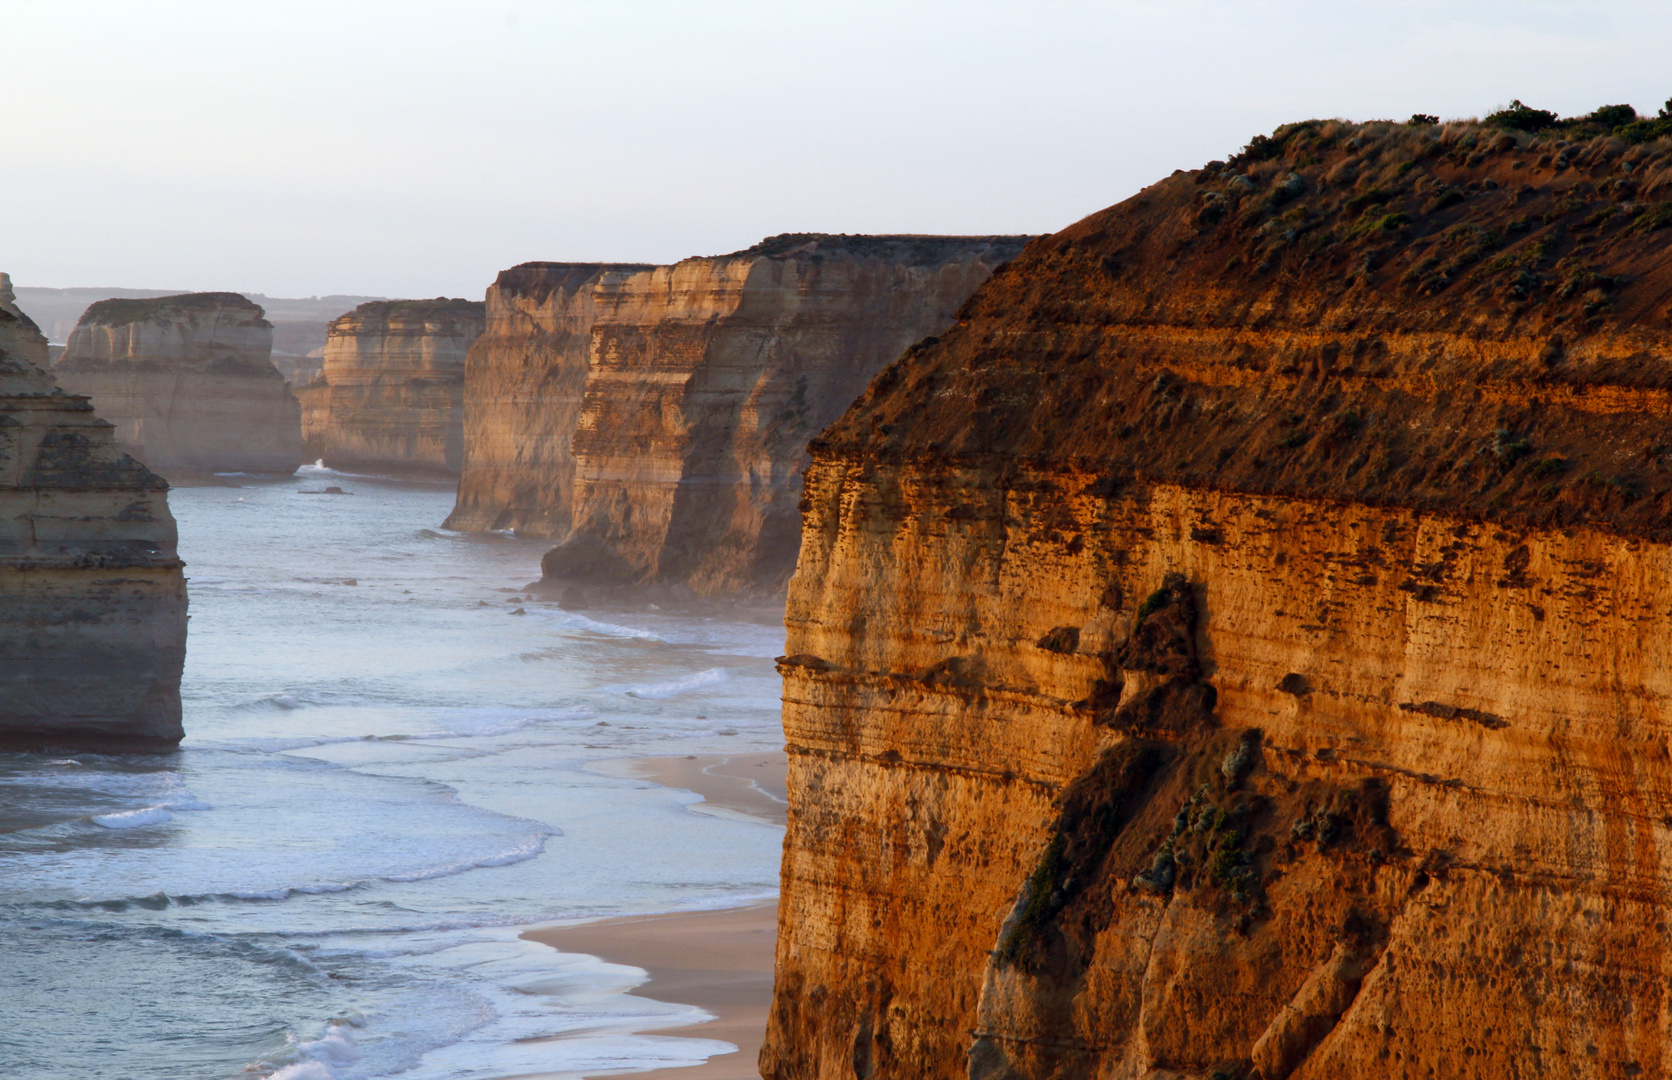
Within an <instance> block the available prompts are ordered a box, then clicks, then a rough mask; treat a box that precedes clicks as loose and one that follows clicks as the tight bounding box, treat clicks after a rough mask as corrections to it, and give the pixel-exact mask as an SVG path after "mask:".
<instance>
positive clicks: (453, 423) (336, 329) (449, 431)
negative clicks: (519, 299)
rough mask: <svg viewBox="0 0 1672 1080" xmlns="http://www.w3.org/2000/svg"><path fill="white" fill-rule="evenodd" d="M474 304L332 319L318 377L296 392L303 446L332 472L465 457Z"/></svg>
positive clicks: (398, 303)
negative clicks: (466, 386)
mask: <svg viewBox="0 0 1672 1080" xmlns="http://www.w3.org/2000/svg"><path fill="white" fill-rule="evenodd" d="M484 313H485V309H484V305H483V304H482V303H481V302H480V301H474V300H449V299H447V298H446V297H437V298H436V299H434V300H380V301H375V302H372V303H367V304H361V305H360V306H359V307H357V308H355V309H354V310H353V311H351V312H349V313H348V314H346V315H342V316H340V317H338V318H337V319H335V320H333V321H332V323H331V327H330V331H329V334H328V336H327V338H326V342H325V364H324V369H323V371H322V372H321V375H320V377H319V379H318V380H316V381H315V382H313V383H310V384H309V385H308V386H306V387H304V388H302V389H301V390H300V391H298V393H297V396H298V398H300V400H301V403H302V437H303V444H304V445H303V451H304V453H305V454H306V455H307V456H308V457H309V458H310V459H322V460H323V461H324V462H325V464H326V465H328V466H330V467H331V468H333V469H346V470H350V471H370V472H396V473H418V474H437V475H453V476H456V475H458V473H459V470H460V467H461V465H462V462H463V459H464V381H465V355H466V353H467V352H468V351H469V349H470V347H471V345H472V344H473V343H474V342H475V341H476V339H477V338H478V337H479V336H480V335H481V333H482V326H483V320H484Z"/></svg>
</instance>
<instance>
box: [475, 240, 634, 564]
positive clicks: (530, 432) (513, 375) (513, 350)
mask: <svg viewBox="0 0 1672 1080" xmlns="http://www.w3.org/2000/svg"><path fill="white" fill-rule="evenodd" d="M647 269H649V267H647V266H639V265H610V264H607V263H547V262H536V263H524V264H522V265H521V266H514V267H512V268H511V269H509V270H505V271H502V272H501V273H500V275H499V277H498V279H497V280H496V281H495V282H494V283H493V285H492V286H491V287H490V288H489V289H488V294H487V323H486V327H485V329H484V331H483V333H482V336H481V337H479V338H477V339H476V343H475V344H474V345H472V346H471V348H470V352H469V354H468V355H467V356H466V358H465V387H466V392H465V400H464V453H463V466H462V473H461V475H460V477H459V494H458V500H457V502H456V503H455V505H454V507H453V512H452V514H451V515H449V516H448V518H447V522H446V527H447V528H449V529H459V530H462V531H465V532H484V531H486V530H489V529H515V530H516V531H517V532H518V533H520V534H522V535H524V536H535V537H544V538H547V539H553V538H562V537H563V536H564V535H565V533H567V531H568V529H569V519H570V506H571V504H572V499H573V494H574V486H575V457H574V453H573V448H572V445H571V444H572V443H573V441H574V437H575V419H576V417H577V416H578V415H579V413H580V404H581V397H582V395H583V394H584V393H585V391H586V373H587V360H588V357H589V355H590V352H591V346H592V323H593V320H594V319H595V318H596V312H595V309H594V305H593V299H592V296H593V291H594V289H595V287H596V286H597V285H598V283H599V282H600V281H601V280H603V279H604V278H605V277H606V276H611V275H616V274H624V273H633V272H635V271H639V270H647Z"/></svg>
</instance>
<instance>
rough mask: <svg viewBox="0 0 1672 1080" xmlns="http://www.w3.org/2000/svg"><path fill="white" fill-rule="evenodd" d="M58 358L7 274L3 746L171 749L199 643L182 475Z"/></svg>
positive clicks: (2, 319) (1, 442)
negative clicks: (155, 465) (134, 443)
mask: <svg viewBox="0 0 1672 1080" xmlns="http://www.w3.org/2000/svg"><path fill="white" fill-rule="evenodd" d="M45 361H46V339H45V337H43V336H42V335H41V333H40V331H39V330H38V329H37V328H36V327H35V324H34V323H33V322H31V321H30V320H29V318H28V317H27V316H26V315H24V314H23V313H22V312H21V311H19V310H18V309H17V307H16V305H15V304H14V303H13V296H12V288H11V279H10V278H9V277H8V276H7V275H5V274H0V746H5V747H21V748H42V747H54V746H72V747H87V748H91V749H95V750H103V751H121V750H163V749H167V748H169V747H171V746H173V745H174V744H175V743H177V742H178V741H179V740H180V735H181V729H180V671H181V666H182V665H183V663H184V662H185V656H186V585H185V579H184V577H183V576H182V574H181V570H182V563H181V562H180V560H179V558H177V557H176V555H175V547H174V545H175V530H174V518H173V517H172V516H171V515H170V514H169V512H168V485H167V483H165V482H164V481H163V480H162V478H161V477H159V476H157V475H155V474H154V473H152V472H150V471H149V470H148V469H146V468H145V467H144V466H143V465H141V464H140V463H139V462H137V461H135V460H134V459H133V458H131V457H129V456H128V455H126V454H124V453H122V452H121V450H119V449H118V448H117V446H116V443H115V440H114V438H113V437H112V436H113V432H112V429H111V426H110V425H109V424H107V423H105V422H104V421H103V420H100V419H99V418H98V417H96V416H94V415H93V407H92V406H91V405H89V404H88V402H87V399H86V398H85V397H80V396H76V395H72V394H65V393H64V392H63V391H62V390H61V389H59V388H58V387H57V386H55V385H53V381H52V378H51V377H50V376H49V375H48V374H47V373H46V371H45V370H43V368H42V365H43V364H44V363H45Z"/></svg>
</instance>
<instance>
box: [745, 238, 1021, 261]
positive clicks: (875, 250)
mask: <svg viewBox="0 0 1672 1080" xmlns="http://www.w3.org/2000/svg"><path fill="white" fill-rule="evenodd" d="M1032 239H1033V237H1031V236H937V235H933V234H927V233H924V234H919V233H895V234H878V235H868V234H864V233H854V234H852V235H850V234H848V233H779V234H778V235H777V236H769V237H767V238H766V239H764V240H762V241H760V242H759V243H757V244H753V245H751V246H749V247H746V248H744V249H743V250H742V251H734V252H732V253H731V254H729V255H718V256H713V257H714V258H721V259H736V258H743V257H747V256H751V255H753V256H766V257H767V258H786V257H788V256H791V255H803V254H812V253H814V252H817V253H818V254H820V255H847V256H851V257H855V258H874V259H887V260H889V261H893V262H909V263H937V262H946V261H950V260H952V259H956V258H958V257H960V256H962V255H965V254H968V253H969V252H971V251H973V250H981V249H989V248H990V249H993V250H994V252H995V253H996V254H997V255H998V257H999V258H1000V259H1001V260H1002V259H1009V258H1013V257H1014V256H1015V255H1016V253H1017V252H1019V251H1021V250H1022V247H1023V246H1024V245H1025V244H1026V243H1027V242H1028V241H1029V240H1032Z"/></svg>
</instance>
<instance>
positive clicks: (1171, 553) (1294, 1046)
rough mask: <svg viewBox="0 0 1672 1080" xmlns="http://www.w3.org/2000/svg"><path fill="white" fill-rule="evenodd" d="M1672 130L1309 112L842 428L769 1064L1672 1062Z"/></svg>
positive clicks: (1143, 206)
mask: <svg viewBox="0 0 1672 1080" xmlns="http://www.w3.org/2000/svg"><path fill="white" fill-rule="evenodd" d="M1669 198H1672V151H1669V150H1668V149H1667V148H1666V147H1664V146H1662V145H1661V144H1649V145H1646V146H1641V147H1636V148H1633V147H1631V146H1630V145H1629V144H1628V143H1626V142H1624V141H1623V140H1620V139H1608V138H1597V139H1594V140H1585V139H1576V138H1574V137H1573V136H1571V135H1570V136H1568V137H1567V138H1566V139H1564V140H1563V141H1560V142H1558V141H1557V140H1555V139H1553V138H1550V137H1539V136H1531V135H1528V134H1525V133H1517V132H1513V131H1502V130H1494V129H1491V128H1483V127H1480V126H1478V125H1451V126H1446V127H1443V128H1441V127H1432V126H1420V125H1419V126H1405V125H1386V124H1381V125H1364V126H1352V125H1342V124H1333V123H1332V124H1322V123H1310V124H1303V125H1295V126H1292V127H1288V128H1283V129H1279V131H1278V132H1277V133H1275V134H1274V135H1273V136H1272V137H1270V138H1262V139H1257V140H1255V141H1254V142H1253V143H1252V144H1250V146H1249V147H1248V148H1247V149H1246V150H1245V151H1244V152H1243V153H1241V154H1239V155H1238V156H1237V157H1235V158H1233V159H1232V160H1231V161H1230V162H1229V163H1228V164H1227V163H1217V162H1216V163H1214V164H1213V165H1211V166H1209V167H1208V168H1206V169H1203V170H1198V171H1196V172H1192V173H1180V174H1176V175H1175V176H1173V177H1172V178H1171V179H1168V180H1164V181H1162V182H1161V183H1158V184H1156V185H1154V186H1152V187H1150V188H1148V189H1146V190H1144V191H1143V192H1141V193H1140V194H1139V195H1137V196H1135V197H1134V198H1132V199H1130V200H1128V201H1126V202H1124V203H1122V204H1120V205H1118V206H1115V207H1113V208H1111V209H1109V210H1106V211H1103V212H1102V213H1099V214H1096V215H1093V216H1092V217H1090V218H1087V219H1086V220H1084V221H1082V222H1080V223H1078V224H1077V225H1074V226H1073V227H1071V228H1069V229H1067V230H1065V231H1063V232H1062V233H1059V234H1057V235H1055V236H1051V237H1046V238H1043V239H1040V240H1038V241H1035V242H1034V243H1032V244H1031V245H1030V246H1029V248H1028V249H1027V251H1026V252H1024V253H1023V254H1022V255H1021V256H1019V257H1018V258H1017V259H1016V260H1015V261H1013V262H1012V263H1010V264H1009V265H1008V266H1007V267H1005V268H1003V269H1001V270H1000V271H999V272H998V273H997V274H996V275H995V276H994V277H993V279H992V280H991V281H989V282H988V283H987V284H986V285H985V286H984V287H983V288H982V289H981V290H980V291H979V292H978V293H977V294H976V296H975V297H974V298H973V299H972V300H971V301H970V303H969V304H968V305H966V307H965V308H964V309H963V310H962V311H961V312H960V314H959V318H958V321H957V325H956V326H955V327H954V328H952V329H951V330H949V331H947V332H946V333H944V334H943V335H942V340H941V341H939V342H937V343H933V344H930V345H927V346H925V347H922V348H918V349H915V350H913V351H912V352H910V353H909V354H907V355H906V356H905V357H904V358H903V359H901V360H900V361H899V362H898V363H896V364H895V365H893V366H891V367H890V368H888V369H887V370H886V371H884V372H883V373H882V374H881V375H879V376H878V377H877V378H876V379H875V380H874V381H873V383H872V384H871V386H870V388H869V389H868V391H867V392H866V393H865V395H864V396H863V397H862V398H861V399H860V401H859V402H858V403H857V404H856V405H855V406H854V407H853V409H851V410H850V411H849V412H848V413H847V414H846V415H845V416H844V417H843V418H842V419H841V420H840V421H839V422H837V423H836V424H835V425H834V426H833V427H831V428H830V429H829V430H828V431H827V432H826V433H825V434H824V435H823V436H822V437H821V439H819V440H818V441H816V442H815V443H814V447H813V464H812V466H811V468H810V469H809V471H808V473H807V479H806V484H805V493H804V504H803V505H804V506H805V517H804V526H803V533H802V547H801V555H800V564H799V567H798V570H797V572H796V575H795V577H794V579H793V581H792V583H791V586H790V593H789V608H788V616H787V619H788V629H789V638H788V645H787V648H786V653H787V655H786V656H785V657H783V658H782V659H781V661H780V670H781V671H782V672H783V674H784V728H785V736H786V739H787V741H788V743H789V750H790V759H791V769H790V792H791V808H790V815H789V827H788V832H787V835H786V839H785V852H784V864H783V878H782V888H783V897H782V903H781V922H780V936H779V946H778V974H777V991H776V999H775V1002H774V1006H773V1012H772V1019H771V1026H770V1030H769V1032H768V1039H767V1044H766V1046H765V1048H764V1050H763V1052H762V1058H761V1064H762V1071H763V1074H764V1075H765V1076H767V1077H769V1078H773V1080H790V1078H812V1077H820V1078H830V1080H834V1078H836V1077H842V1078H844V1080H845V1078H848V1077H851V1076H859V1077H914V1078H916V1077H945V1078H952V1077H964V1076H969V1077H972V1078H982V1080H985V1078H998V1077H1006V1078H1010V1077H1016V1078H1020V1077H1029V1078H1031V1077H1065V1078H1066V1077H1091V1076H1097V1077H1105V1078H1110V1080H1115V1078H1138V1077H1148V1078H1155V1080H1159V1078H1162V1077H1168V1078H1177V1077H1189V1078H1197V1080H1207V1078H1209V1077H1235V1078H1251V1077H1260V1078H1264V1080H1277V1078H1280V1077H1294V1078H1322V1077H1334V1076H1377V1077H1413V1078H1414V1077H1429V1076H1448V1077H1487V1076H1531V1075H1562V1076H1590V1077H1627V1076H1657V1075H1666V1074H1668V1073H1672V1046H1669V1040H1668V1038H1667V1036H1666V1032H1667V1031H1668V1029H1669V1021H1672V995H1669V992H1668V989H1667V986H1668V984H1667V981H1666V979H1665V977H1664V974H1663V969H1664V968H1665V967H1666V966H1667V965H1668V963H1672V938H1669V937H1668V934H1667V930H1666V925H1665V920H1664V918H1663V917H1662V915H1661V914H1660V913H1661V911H1662V910H1663V909H1664V907H1665V905H1666V904H1667V903H1668V901H1669V900H1672V874H1669V871H1668V870H1667V867H1668V866H1672V817H1669V816H1668V814H1667V810H1666V807H1667V804H1668V800H1669V798H1672V757H1669V754H1668V751H1667V746H1668V742H1669V739H1672V681H1669V677H1668V674H1667V673H1668V672H1669V671H1672V663H1669V661H1672V657H1668V656H1665V655H1663V654H1664V653H1665V652H1666V651H1667V645H1666V643H1667V642H1669V641H1672V615H1669V612H1672V456H1669V455H1672V442H1668V440H1667V439H1666V437H1665V435H1664V427H1665V423H1666V419H1665V418H1666V417H1667V415H1669V414H1672V362H1669V361H1672V358H1669V355H1668V353H1669V349H1672V325H1669V324H1672V316H1669V313H1668V309H1667V308H1666V306H1665V296H1666V295H1667V293H1668V290H1669V288H1672V264H1669V263H1668V260H1667V256H1666V252H1667V248H1666V237H1667V235H1668V233H1667V232H1666V231H1665V227H1666V226H1668V225H1672V212H1669V211H1668V209H1667V208H1668V203H1667V202H1666V201H1663V200H1667V199H1669Z"/></svg>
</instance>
